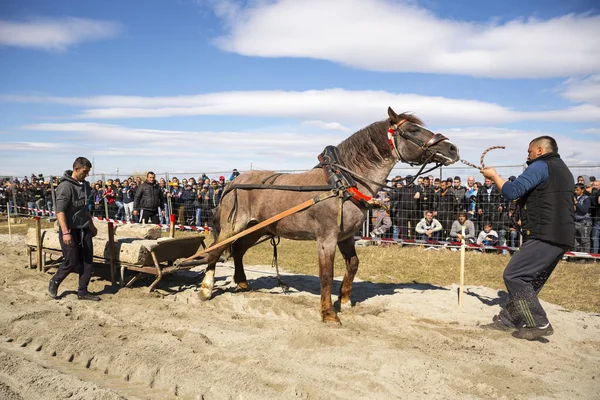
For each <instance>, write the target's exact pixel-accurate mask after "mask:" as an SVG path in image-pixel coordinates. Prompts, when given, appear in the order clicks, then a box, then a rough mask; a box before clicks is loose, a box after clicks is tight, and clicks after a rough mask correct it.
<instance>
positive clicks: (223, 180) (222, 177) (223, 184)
mask: <svg viewBox="0 0 600 400" xmlns="http://www.w3.org/2000/svg"><path fill="white" fill-rule="evenodd" d="M224 188H225V177H224V176H223V175H221V176H220V177H219V189H221V191H223V189H224Z"/></svg>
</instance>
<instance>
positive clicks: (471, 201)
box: [465, 182, 481, 223]
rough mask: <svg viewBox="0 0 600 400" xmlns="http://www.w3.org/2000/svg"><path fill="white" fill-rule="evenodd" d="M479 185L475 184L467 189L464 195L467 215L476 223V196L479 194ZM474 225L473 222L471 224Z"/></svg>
mask: <svg viewBox="0 0 600 400" xmlns="http://www.w3.org/2000/svg"><path fill="white" fill-rule="evenodd" d="M480 186H481V183H479V182H475V183H473V186H471V188H469V189H468V190H467V191H466V193H465V198H466V201H467V213H468V214H469V219H470V220H471V221H477V194H478V193H479V187H480ZM473 223H475V222H473Z"/></svg>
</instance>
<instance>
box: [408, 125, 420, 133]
mask: <svg viewBox="0 0 600 400" xmlns="http://www.w3.org/2000/svg"><path fill="white" fill-rule="evenodd" d="M420 130H421V128H419V127H418V126H416V125H413V126H411V127H410V128H409V129H408V131H409V132H410V133H418V132H419V131H420Z"/></svg>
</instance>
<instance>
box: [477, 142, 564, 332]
mask: <svg viewBox="0 0 600 400" xmlns="http://www.w3.org/2000/svg"><path fill="white" fill-rule="evenodd" d="M528 153H529V155H528V157H527V164H528V167H527V169H526V170H525V171H524V172H523V174H521V175H520V176H519V177H518V178H517V179H515V180H514V181H513V182H510V181H505V180H504V179H502V178H501V177H500V176H499V175H498V173H497V172H496V171H495V170H494V169H493V168H486V169H484V170H483V171H482V173H483V175H484V176H485V177H486V178H489V179H491V180H493V181H494V183H495V184H496V186H497V187H498V190H500V191H501V192H502V195H503V196H504V197H505V198H507V199H508V200H515V199H519V206H520V210H521V226H522V229H523V235H524V238H523V245H522V246H521V249H520V251H518V252H516V253H515V254H514V255H513V256H512V258H511V260H510V262H509V263H508V265H507V266H506V269H505V270H504V283H505V285H506V288H507V289H508V294H509V299H508V302H507V303H506V305H505V306H504V307H503V309H502V310H501V311H500V314H498V315H496V316H495V317H494V318H493V320H492V321H493V322H492V323H491V324H488V325H485V326H484V328H486V329H497V330H502V331H512V330H516V331H515V332H513V336H514V337H516V338H519V339H527V340H536V339H539V338H541V337H542V336H549V335H552V333H554V329H553V328H552V325H550V322H549V321H548V317H547V316H546V312H545V311H544V309H543V308H542V306H541V304H540V302H539V300H538V297H537V294H538V293H539V292H540V290H542V288H543V287H544V284H545V283H546V281H547V280H548V278H549V277H550V274H552V271H554V268H555V267H556V265H557V264H558V262H559V261H560V260H561V259H562V257H563V255H564V254H565V252H566V251H567V250H569V249H570V248H571V247H572V246H573V243H574V241H575V223H574V220H573V214H574V210H573V175H572V174H571V172H570V171H569V168H568V167H567V166H566V165H565V163H564V161H563V160H562V159H561V158H560V155H559V154H558V145H557V144H556V141H555V140H554V139H553V138H552V137H550V136H540V137H538V138H536V139H533V140H532V141H531V143H529V148H528Z"/></svg>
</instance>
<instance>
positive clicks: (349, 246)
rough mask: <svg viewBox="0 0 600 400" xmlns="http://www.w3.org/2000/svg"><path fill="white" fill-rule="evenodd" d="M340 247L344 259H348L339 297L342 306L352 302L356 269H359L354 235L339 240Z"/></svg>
mask: <svg viewBox="0 0 600 400" xmlns="http://www.w3.org/2000/svg"><path fill="white" fill-rule="evenodd" d="M338 248H339V249H340V253H342V256H343V257H344V260H346V274H345V275H344V280H343V281H342V286H340V293H339V297H338V301H339V303H340V307H341V306H343V305H345V304H348V305H350V304H351V297H352V282H353V281H354V276H355V275H356V271H358V256H357V255H356V248H355V247H354V238H353V237H351V238H348V239H346V240H344V241H341V242H339V243H338Z"/></svg>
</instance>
